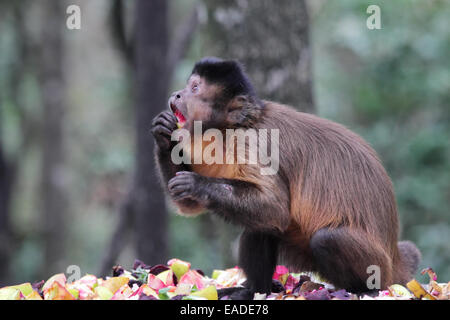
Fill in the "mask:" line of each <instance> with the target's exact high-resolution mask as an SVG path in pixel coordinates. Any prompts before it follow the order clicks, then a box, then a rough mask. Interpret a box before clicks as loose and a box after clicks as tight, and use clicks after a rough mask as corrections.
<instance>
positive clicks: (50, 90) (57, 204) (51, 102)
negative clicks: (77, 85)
mask: <svg viewBox="0 0 450 320" xmlns="http://www.w3.org/2000/svg"><path fill="white" fill-rule="evenodd" d="M42 5H43V6H44V9H43V13H44V15H45V20H44V21H45V23H44V24H43V26H42V33H41V43H42V44H44V45H42V46H41V51H40V64H39V70H38V72H39V80H40V86H41V96H42V103H43V128H42V130H43V134H42V176H41V192H42V200H41V201H42V214H43V229H44V242H45V261H46V265H45V266H42V267H43V269H44V270H43V272H45V274H47V275H48V274H52V273H53V272H56V271H57V270H61V268H62V267H63V266H62V265H60V264H61V261H60V259H61V257H62V254H63V252H64V239H65V238H66V226H65V220H66V219H65V215H66V213H67V212H66V211H67V201H66V193H65V192H64V188H65V182H64V180H65V177H64V174H65V172H64V151H63V144H64V139H63V127H64V125H63V121H64V108H65V92H64V91H65V87H64V74H63V69H64V68H63V37H62V33H63V31H64V29H65V24H64V18H65V14H64V12H65V10H64V7H63V4H62V2H61V1H51V0H46V1H43V2H42Z"/></svg>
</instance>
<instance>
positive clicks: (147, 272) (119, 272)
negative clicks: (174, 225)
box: [0, 259, 450, 300]
mask: <svg viewBox="0 0 450 320" xmlns="http://www.w3.org/2000/svg"><path fill="white" fill-rule="evenodd" d="M425 273H428V275H429V276H430V283H429V284H426V285H421V284H420V283H419V282H417V281H416V280H412V281H410V282H409V283H408V284H407V287H408V289H407V288H405V287H403V286H401V285H397V284H394V285H392V286H390V287H389V288H388V290H384V291H379V292H378V295H377V296H368V295H364V296H357V295H355V294H352V293H349V292H347V291H345V290H334V288H333V287H332V286H330V285H328V284H322V283H320V281H318V280H317V279H315V278H314V276H310V275H306V274H298V273H290V272H289V270H288V269H287V268H286V267H284V266H277V267H276V269H275V272H274V274H273V281H274V284H275V286H274V287H276V288H277V290H276V291H277V292H276V293H275V292H274V293H272V294H270V295H266V294H258V293H256V294H255V296H254V299H255V300H331V299H334V300H359V299H360V300H367V299H375V300H381V299H382V300H386V299H389V300H412V299H428V300H450V282H449V283H438V282H437V276H436V274H435V273H434V272H433V270H432V269H430V268H429V269H425V270H423V271H422V274H425ZM245 280H246V279H245V275H244V273H243V272H242V270H241V269H240V268H238V267H234V268H230V269H227V270H214V271H213V273H212V275H211V277H208V276H205V274H204V273H203V272H202V271H201V270H195V269H192V268H191V264H190V263H188V262H185V261H182V260H179V259H171V260H169V262H168V263H167V265H161V264H159V265H155V266H148V265H145V264H144V263H142V262H141V261H138V260H136V262H135V263H134V266H133V268H132V270H130V271H128V270H125V269H124V268H122V267H120V266H116V267H114V268H113V276H112V277H107V278H106V279H102V278H97V277H96V276H94V275H90V274H87V275H85V276H83V277H82V278H80V279H78V280H76V281H73V282H71V283H69V282H67V279H66V276H65V275H64V274H63V273H60V274H56V275H54V276H52V277H50V278H49V279H48V280H47V281H46V282H45V283H44V281H41V282H38V283H33V284H31V283H23V284H20V285H15V286H9V287H4V288H1V289H0V300H171V299H172V300H175V299H177V300H205V299H207V300H218V298H219V296H218V291H217V290H218V289H222V288H231V287H238V286H242V285H243V283H244V282H245ZM228 298H229V297H228V296H223V297H222V298H221V299H228Z"/></svg>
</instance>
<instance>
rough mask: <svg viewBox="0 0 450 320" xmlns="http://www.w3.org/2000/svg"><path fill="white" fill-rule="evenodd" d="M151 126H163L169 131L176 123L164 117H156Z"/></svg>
mask: <svg viewBox="0 0 450 320" xmlns="http://www.w3.org/2000/svg"><path fill="white" fill-rule="evenodd" d="M153 126H154V127H155V126H163V127H166V128H167V129H169V130H171V131H173V129H175V128H176V127H177V125H176V124H175V123H171V122H170V121H169V120H167V119H164V118H159V119H156V120H155V122H154V124H153Z"/></svg>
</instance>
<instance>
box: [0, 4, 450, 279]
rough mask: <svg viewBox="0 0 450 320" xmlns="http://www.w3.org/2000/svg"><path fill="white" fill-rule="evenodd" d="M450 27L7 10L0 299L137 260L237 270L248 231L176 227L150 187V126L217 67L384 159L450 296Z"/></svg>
mask: <svg viewBox="0 0 450 320" xmlns="http://www.w3.org/2000/svg"><path fill="white" fill-rule="evenodd" d="M71 4H75V5H78V6H79V7H80V8H81V29H80V30H69V29H68V28H67V27H66V20H67V18H68V17H69V16H70V14H67V13H66V9H67V7H68V6H69V5H71ZM370 4H377V5H379V6H380V8H381V27H382V28H381V29H380V30H369V29H368V28H367V27H366V19H367V18H368V16H369V14H368V13H366V9H367V7H368V6H369V5H370ZM449 17H450V2H449V1H446V0H441V1H440V0H428V1H423V0H398V1H389V0H386V1H375V0H374V1H364V0H361V1H358V0H340V1H326V0H314V1H303V0H302V1H300V0H291V1H288V0H284V1H276V0H262V1H251V0H222V1H219V0H208V1H206V0H204V1H201V0H171V1H166V0H128V1H124V0H96V1H87V0H72V1H60V0H53V1H51V0H40V1H31V0H20V1H6V0H0V286H3V285H7V284H12V283H20V282H25V281H33V280H40V279H46V278H48V277H49V276H50V275H52V274H53V273H56V272H64V271H65V270H66V268H67V266H69V265H78V266H79V267H80V268H81V272H82V274H84V273H95V274H97V275H98V276H101V275H103V276H104V275H107V274H109V272H110V270H111V267H112V266H113V265H114V264H121V265H123V266H124V267H127V268H129V267H131V266H132V263H133V261H134V259H135V258H139V259H141V260H143V261H144V262H146V263H147V264H156V263H166V261H167V259H168V258H171V257H177V258H180V259H183V260H187V261H190V262H191V263H192V264H193V265H194V266H195V267H197V268H201V269H203V270H204V271H205V272H207V273H209V272H211V270H212V269H213V268H225V267H232V266H234V265H235V264H236V258H235V252H236V245H237V237H238V234H239V230H237V228H235V227H232V226H227V225H226V224H224V223H223V222H222V221H220V220H219V219H216V217H214V216H213V215H203V216H201V217H198V218H195V219H187V218H184V217H179V216H176V215H175V214H174V212H173V208H172V207H171V206H170V204H169V203H166V201H165V199H164V195H163V193H162V191H161V188H160V187H159V184H158V181H157V180H156V176H155V173H154V171H153V166H154V163H153V157H152V148H153V140H152V138H151V135H150V132H149V129H150V123H151V119H152V118H153V117H154V116H155V115H156V114H157V113H159V112H160V111H161V110H162V109H164V108H166V105H167V104H166V101H167V97H168V95H169V93H170V92H172V91H173V90H175V89H177V88H180V87H182V86H184V83H185V81H186V79H187V77H188V76H189V73H190V71H191V68H192V66H193V63H194V62H195V61H196V60H198V59H199V58H201V57H203V56H207V55H217V56H220V57H225V58H237V59H240V60H241V61H243V62H244V63H245V65H246V67H247V70H248V72H249V73H250V76H251V78H252V79H253V80H254V82H255V84H256V88H257V90H258V93H259V94H260V96H261V97H263V98H268V99H274V100H277V101H279V102H283V103H288V104H292V105H294V106H296V107H298V108H299V110H304V111H307V112H313V113H317V114H318V115H320V116H323V117H325V118H329V119H332V120H335V121H337V122H340V123H342V124H344V125H346V126H347V127H349V128H351V129H352V130H354V131H356V132H358V133H359V134H361V135H362V136H363V137H364V138H365V139H366V140H367V141H369V142H370V143H371V144H372V146H373V147H374V148H375V149H376V150H377V152H378V153H379V154H380V157H381V159H382V160H383V163H384V165H385V167H386V169H387V171H388V173H389V175H390V176H391V178H392V180H393V182H394V186H395V190H396V196H397V202H398V207H399V213H400V220H401V225H402V238H404V239H410V240H412V241H414V242H415V243H416V244H417V246H418V247H419V248H420V249H421V251H422V254H423V261H422V265H421V267H428V266H429V267H432V268H434V269H435V271H436V272H437V274H438V277H439V279H440V280H442V281H448V280H450V211H449V210H450V24H449V22H450V19H449ZM230 243H231V245H230Z"/></svg>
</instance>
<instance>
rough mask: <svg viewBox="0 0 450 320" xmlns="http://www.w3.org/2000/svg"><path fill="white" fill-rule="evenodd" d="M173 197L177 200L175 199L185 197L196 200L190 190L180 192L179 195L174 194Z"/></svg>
mask: <svg viewBox="0 0 450 320" xmlns="http://www.w3.org/2000/svg"><path fill="white" fill-rule="evenodd" d="M172 198H173V200H175V201H179V200H184V199H192V200H195V199H194V198H193V197H192V194H191V193H190V192H183V193H180V194H179V195H177V196H173V197H172Z"/></svg>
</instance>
